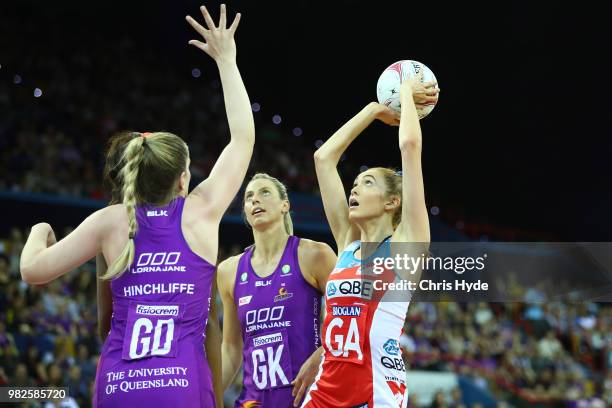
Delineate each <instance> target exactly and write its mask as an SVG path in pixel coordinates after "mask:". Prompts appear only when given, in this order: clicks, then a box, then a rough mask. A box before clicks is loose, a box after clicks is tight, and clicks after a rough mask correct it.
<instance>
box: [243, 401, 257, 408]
mask: <svg viewBox="0 0 612 408" xmlns="http://www.w3.org/2000/svg"><path fill="white" fill-rule="evenodd" d="M257 407H261V403H260V402H259V401H257V400H246V401H244V402H243V403H242V405H241V406H240V408H257Z"/></svg>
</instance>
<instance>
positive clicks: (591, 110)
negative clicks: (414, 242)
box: [0, 0, 612, 408]
mask: <svg viewBox="0 0 612 408" xmlns="http://www.w3.org/2000/svg"><path fill="white" fill-rule="evenodd" d="M199 5H200V3H198V2H194V1H181V2H178V1H147V2H144V1H130V2H76V1H58V2H38V1H31V0H23V1H12V2H2V4H0V211H1V214H2V216H1V217H0V285H1V286H0V287H1V291H0V385H1V386H62V387H68V389H69V394H70V398H69V399H67V400H66V401H65V402H64V403H63V404H65V405H62V406H66V407H74V406H80V407H87V406H90V405H91V392H92V387H93V381H94V377H95V370H96V364H97V359H98V356H99V353H100V347H101V343H100V340H99V338H98V335H97V324H96V304H95V298H96V296H95V293H96V275H95V265H94V264H93V262H91V263H88V264H86V265H84V266H83V267H81V268H79V269H78V270H75V271H74V272H71V273H69V274H67V275H65V276H64V277H62V278H61V279H58V280H56V281H54V282H52V283H50V284H47V285H43V286H36V285H28V284H26V283H25V282H23V281H22V280H21V276H20V273H19V257H20V254H21V249H22V248H23V245H24V242H25V240H26V238H27V235H28V232H29V230H28V229H29V227H31V226H32V225H34V224H36V223H38V222H41V221H46V222H49V223H50V224H51V225H52V226H53V228H54V230H55V232H56V234H57V237H58V239H60V238H61V237H63V236H64V235H66V234H67V233H68V232H69V231H70V230H71V228H73V227H74V226H76V225H78V223H80V222H81V220H82V219H83V218H85V217H86V216H87V215H88V214H90V213H92V212H93V211H94V210H96V209H99V208H102V207H103V206H105V205H106V202H107V200H108V197H107V196H106V195H105V193H104V191H103V189H102V183H101V180H102V167H103V163H104V162H103V160H104V158H103V151H104V147H105V143H106V140H107V139H108V138H109V136H110V135H112V134H113V133H114V132H116V131H119V130H123V129H132V130H137V131H156V130H168V131H171V132H173V133H176V134H178V135H180V136H181V137H183V138H184V139H185V140H186V142H187V143H188V144H189V146H190V155H191V158H192V164H191V171H192V174H193V179H192V185H195V183H198V182H199V181H201V180H202V179H204V178H205V177H206V175H207V174H208V172H209V171H210V169H211V168H212V166H213V164H214V160H215V159H216V158H217V157H218V154H219V153H220V151H221V149H222V148H223V146H224V145H225V144H226V143H227V141H228V140H229V131H228V126H227V121H226V116H225V110H224V105H223V98H222V93H221V88H220V82H219V75H218V72H217V69H216V67H215V65H214V62H213V61H212V59H210V58H209V57H208V56H206V55H205V54H204V53H202V52H201V51H199V50H197V49H196V48H194V47H190V46H188V44H187V41H188V40H190V39H193V38H195V35H194V34H193V33H192V29H191V27H189V25H188V24H187V23H186V22H185V19H184V16H185V15H187V14H190V15H192V16H194V17H195V16H198V17H199V12H198V6H199ZM206 5H207V7H208V8H209V10H211V13H212V14H213V18H215V20H216V18H217V16H218V3H207V4H206ZM228 12H229V14H230V16H233V15H234V14H235V13H236V12H241V13H242V22H241V24H240V28H239V30H238V32H237V35H236V42H237V49H238V64H239V67H240V70H241V73H242V76H243V79H244V81H245V84H246V87H247V90H248V92H249V96H250V98H251V102H252V104H253V105H252V108H253V111H254V116H255V123H256V131H257V140H256V145H255V152H254V155H253V159H252V161H251V167H250V170H249V174H248V175H247V177H249V176H250V175H252V174H254V173H255V172H258V171H264V172H268V173H270V174H271V175H273V176H275V177H278V178H279V179H280V180H282V181H284V182H285V183H286V184H287V187H288V189H289V190H290V198H291V206H292V212H293V214H294V215H293V217H294V223H295V230H296V234H297V235H300V236H303V237H307V238H311V239H316V240H322V241H326V242H328V243H329V244H330V245H332V244H333V239H332V236H331V233H330V231H329V228H328V226H327V223H326V221H325V217H324V214H323V209H322V204H321V200H320V197H319V195H318V190H317V181H316V176H315V171H314V164H313V153H314V151H315V150H316V148H317V147H318V146H320V145H321V144H322V143H323V141H325V140H326V139H327V138H328V137H329V136H330V135H331V134H332V133H333V132H334V131H335V130H336V129H337V128H338V127H339V126H340V125H341V124H342V123H344V122H345V121H346V120H348V119H349V118H350V117H351V116H352V115H354V114H355V113H356V112H358V111H359V109H361V108H362V107H363V106H365V105H366V104H367V103H368V102H370V101H373V100H375V98H376V81H377V79H378V76H379V75H380V73H381V72H382V70H383V69H384V68H385V67H387V66H388V65H389V64H391V63H392V62H395V61H397V60H401V59H414V60H418V61H421V62H423V63H425V64H427V66H428V67H429V68H431V69H432V71H433V72H434V73H435V74H436V77H437V78H438V81H439V86H440V89H441V92H440V100H439V103H438V105H437V106H436V108H435V110H434V111H433V112H432V114H431V115H430V116H429V117H427V118H426V119H424V120H423V121H422V122H421V126H422V129H423V174H424V178H425V187H426V202H427V206H428V210H429V212H430V222H431V230H432V241H452V242H454V241H500V242H517V241H519V242H527V241H548V242H579V241H599V242H607V241H611V238H612V232H611V231H612V217H611V216H610V209H611V208H612V188H611V186H612V183H611V181H612V180H611V176H612V165H611V160H610V157H611V153H612V142H611V141H610V136H611V135H612V134H611V132H610V131H611V126H610V117H611V108H612V105H611V104H610V99H609V96H608V93H609V91H610V89H611V87H610V85H611V84H610V72H611V71H610V66H609V65H608V62H607V58H608V57H609V56H607V55H606V54H609V40H610V38H612V36H611V33H610V31H609V23H608V22H606V21H604V20H605V19H606V13H604V12H603V11H600V10H596V9H594V8H593V7H588V6H586V5H585V4H581V5H580V7H576V5H568V6H561V5H559V4H553V3H550V4H546V3H541V2H527V1H519V2H507V3H497V2H492V3H488V4H486V5H485V6H483V5H477V4H469V3H463V2H454V3H451V4H443V3H442V2H437V3H436V2H434V3H424V2H403V1H401V2H400V1H397V2H384V1H378V2H366V1H353V0H342V1H333V0H331V1H327V2H322V1H305V0H297V1H292V2H268V1H257V2H255V1H236V2H228ZM366 164H367V165H368V166H371V167H373V166H379V165H380V166H391V167H399V166H400V165H401V162H400V155H399V150H398V148H397V131H396V129H395V128H393V129H390V128H389V127H386V126H384V125H382V124H380V123H376V124H374V125H373V126H371V127H370V128H369V129H368V130H367V131H366V132H365V133H364V134H363V135H362V136H361V137H360V138H359V139H358V141H357V142H355V143H354V144H353V145H352V146H351V147H350V148H349V150H348V152H347V153H346V155H345V156H344V157H343V158H342V161H341V164H340V171H341V174H342V175H343V181H344V182H345V185H346V187H347V191H348V186H349V185H350V184H351V183H352V181H353V178H354V177H355V176H356V175H357V174H358V173H359V171H360V168H362V166H364V165H366ZM241 196H242V195H241V194H239V195H238V197H241ZM250 243H252V234H251V232H250V230H249V229H248V228H247V227H246V226H245V222H244V221H243V219H242V216H241V200H240V199H239V198H238V199H237V200H235V204H234V205H233V206H232V208H231V209H230V210H229V211H228V213H227V214H226V216H225V218H224V219H223V222H222V224H221V228H220V252H219V259H218V260H219V261H221V260H223V259H225V258H227V257H228V256H230V255H234V254H237V253H239V252H241V251H242V249H243V248H244V247H245V246H247V245H249V244H250ZM334 249H335V248H334ZM522 289H523V291H524V293H525V296H524V298H523V299H524V301H523V302H511V303H501V302H471V303H470V302H462V303H453V302H431V303H429V302H415V303H413V304H411V306H410V309H409V312H408V317H407V320H406V324H405V327H404V331H405V332H404V334H403V336H402V353H403V358H404V361H405V364H406V367H407V373H408V376H412V377H413V378H412V381H413V383H414V384H418V387H416V388H414V389H411V390H410V399H409V402H408V407H410V408H415V407H423V408H425V407H437V408H442V407H449V408H460V407H465V408H477V407H486V408H489V407H495V408H501V407H605V406H612V307H610V304H608V303H603V302H588V301H583V302H575V303H567V302H542V301H534V300H533V299H534V297H533V296H531V297H530V296H529V294H531V295H533V291H532V290H530V289H533V288H522ZM536 299H537V296H536ZM240 383H241V378H240V376H239V378H237V380H236V384H235V386H233V387H232V388H231V389H230V390H229V391H228V392H226V394H225V402H226V406H228V407H229V406H233V401H234V399H235V398H236V395H237V393H238V392H239V390H240ZM27 406H36V403H31V404H29V405H27ZM41 406H45V407H46V406H51V405H44V404H43V405H41Z"/></svg>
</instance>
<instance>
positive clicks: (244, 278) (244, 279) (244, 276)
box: [240, 272, 249, 285]
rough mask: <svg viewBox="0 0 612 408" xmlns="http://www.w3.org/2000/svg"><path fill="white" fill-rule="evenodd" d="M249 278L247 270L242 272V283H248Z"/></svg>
mask: <svg viewBox="0 0 612 408" xmlns="http://www.w3.org/2000/svg"><path fill="white" fill-rule="evenodd" d="M248 278H249V274H248V273H246V272H242V274H241V275H240V284H241V285H242V284H244V283H246V281H247V279H248Z"/></svg>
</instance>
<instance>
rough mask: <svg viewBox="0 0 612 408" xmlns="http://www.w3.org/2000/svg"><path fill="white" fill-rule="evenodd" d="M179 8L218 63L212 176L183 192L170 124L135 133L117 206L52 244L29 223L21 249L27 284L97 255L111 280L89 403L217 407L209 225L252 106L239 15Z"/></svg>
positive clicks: (222, 203)
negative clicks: (219, 98) (218, 138)
mask: <svg viewBox="0 0 612 408" xmlns="http://www.w3.org/2000/svg"><path fill="white" fill-rule="evenodd" d="M202 13H203V15H204V18H205V20H206V24H207V26H208V29H205V28H203V27H202V26H200V25H199V24H198V23H196V22H195V21H194V20H193V19H191V18H190V17H188V21H189V22H190V23H191V25H192V26H194V28H195V29H196V30H197V31H198V32H199V33H200V34H201V35H202V36H203V37H204V40H205V42H200V41H195V40H192V41H190V43H191V44H193V45H195V46H196V47H198V48H200V49H202V50H203V51H205V52H206V53H207V54H209V55H210V56H211V57H212V58H214V60H215V61H216V63H217V66H218V68H219V72H220V76H221V82H222V85H223V91H224V97H225V103H226V110H227V116H228V122H229V128H230V133H231V140H230V142H229V144H228V145H227V146H226V147H225V149H224V150H223V152H222V153H221V155H220V157H219V159H218V160H217V162H216V164H215V166H214V167H213V169H212V170H211V173H210V175H209V177H208V178H207V179H206V180H204V181H203V182H202V183H201V184H199V185H198V186H197V187H196V188H195V189H194V190H193V191H192V192H191V193H188V191H187V189H188V186H189V180H190V173H189V151H188V148H187V145H186V144H185V143H184V142H183V140H182V139H181V138H179V137H178V136H176V135H173V134H171V133H166V132H155V133H148V134H147V133H145V134H141V135H140V136H139V137H136V138H134V139H133V140H131V141H130V142H129V143H128V144H127V145H126V146H125V149H124V153H123V157H122V160H121V171H120V178H121V185H122V200H123V203H122V204H117V205H111V206H109V207H106V208H104V209H101V210H99V211H96V212H95V213H93V214H92V215H90V216H89V217H88V218H87V219H86V220H85V221H83V222H82V223H81V225H79V226H78V227H77V228H76V229H75V230H74V231H73V232H72V233H71V234H70V235H68V236H67V237H66V238H64V239H62V240H61V241H59V242H56V240H55V235H54V232H53V229H52V228H51V226H50V225H49V224H46V223H41V224H37V225H35V226H33V227H32V230H31V233H30V236H29V237H28V241H27V242H26V245H25V247H24V249H23V252H22V256H21V274H22V277H23V279H24V280H25V281H26V282H28V283H34V284H42V283H46V282H49V281H51V280H53V279H56V278H58V277H60V276H61V275H63V274H65V273H67V272H68V271H70V270H72V269H74V268H76V267H78V266H79V265H81V264H82V263H84V262H86V261H87V260H88V259H91V258H93V257H95V256H96V254H98V253H100V252H101V253H102V254H103V255H104V258H105V260H106V261H107V263H108V265H110V266H109V267H108V271H107V273H106V274H105V276H104V278H107V279H112V281H111V285H110V286H111V288H110V289H111V292H112V297H113V315H112V322H111V329H110V333H109V335H108V337H107V339H106V341H105V343H104V347H103V350H102V355H101V358H100V363H99V365H98V372H97V376H96V389H95V395H94V405H95V406H99V407H107V406H108V407H134V406H155V407H173V408H174V407H179V406H180V407H202V406H206V407H210V406H215V405H216V403H215V397H214V394H213V387H212V379H211V375H210V370H209V368H208V363H207V360H206V356H205V353H204V350H203V347H202V346H203V342H204V329H205V325H206V320H207V316H208V310H209V304H210V291H211V285H212V282H213V280H214V274H215V267H214V264H215V262H216V258H217V250H218V228H219V223H220V220H221V217H222V215H223V213H224V212H225V211H226V209H227V208H228V206H229V205H230V203H231V201H232V199H233V198H234V196H235V195H236V193H237V191H238V189H239V188H240V185H241V183H242V181H243V179H244V175H245V173H246V170H247V167H248V164H249V161H250V158H251V154H252V151H253V144H254V140H255V131H254V124H253V117H252V112H251V104H250V102H249V98H248V95H247V93H246V90H245V88H244V85H243V83H242V79H241V77H240V73H239V71H238V67H237V65H236V47H235V42H234V39H233V36H234V32H235V30H236V28H237V25H238V21H239V15H238V16H236V19H235V20H234V22H233V23H232V25H231V26H230V27H229V28H227V27H226V13H225V7H224V6H222V8H221V17H220V20H219V26H218V27H216V26H215V25H214V23H213V22H212V19H211V17H210V15H209V14H208V12H207V11H206V9H204V8H202Z"/></svg>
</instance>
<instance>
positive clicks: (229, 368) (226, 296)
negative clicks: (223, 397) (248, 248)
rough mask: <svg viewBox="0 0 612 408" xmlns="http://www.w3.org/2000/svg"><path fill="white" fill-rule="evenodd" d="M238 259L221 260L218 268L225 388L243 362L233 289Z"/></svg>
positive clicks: (236, 257) (223, 381)
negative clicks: (221, 303) (221, 306)
mask: <svg viewBox="0 0 612 408" xmlns="http://www.w3.org/2000/svg"><path fill="white" fill-rule="evenodd" d="M238 259H239V257H238V256H234V257H231V258H229V259H227V260H225V261H223V262H221V263H220V264H219V266H218V268H217V283H218V285H219V294H220V295H221V300H222V301H223V342H222V343H221V360H222V362H223V364H222V376H221V378H222V383H223V390H227V388H228V387H229V386H230V384H231V383H232V381H234V378H235V377H236V373H238V369H239V368H240V364H242V333H241V330H240V321H239V320H238V311H237V310H236V304H235V303H234V290H233V287H234V281H235V279H236V268H237V266H238Z"/></svg>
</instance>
